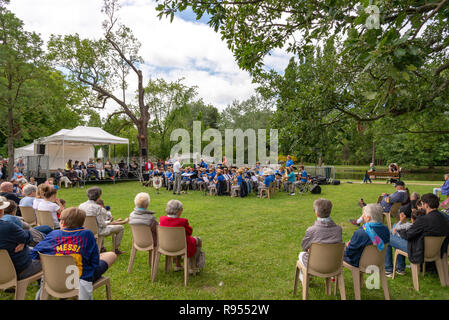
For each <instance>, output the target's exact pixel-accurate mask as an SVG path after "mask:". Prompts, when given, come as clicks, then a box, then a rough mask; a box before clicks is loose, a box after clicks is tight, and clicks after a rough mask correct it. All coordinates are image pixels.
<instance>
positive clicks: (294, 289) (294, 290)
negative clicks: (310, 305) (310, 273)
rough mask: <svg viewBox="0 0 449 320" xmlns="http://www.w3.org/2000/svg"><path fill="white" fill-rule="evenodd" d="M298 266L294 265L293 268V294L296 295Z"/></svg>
mask: <svg viewBox="0 0 449 320" xmlns="http://www.w3.org/2000/svg"><path fill="white" fill-rule="evenodd" d="M298 279H299V268H298V266H296V270H295V284H294V285H293V295H294V296H295V295H296V289H297V288H298Z"/></svg>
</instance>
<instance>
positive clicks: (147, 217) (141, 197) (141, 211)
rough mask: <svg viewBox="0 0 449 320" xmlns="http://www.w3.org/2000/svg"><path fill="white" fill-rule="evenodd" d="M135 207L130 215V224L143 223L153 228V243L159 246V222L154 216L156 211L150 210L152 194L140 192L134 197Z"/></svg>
mask: <svg viewBox="0 0 449 320" xmlns="http://www.w3.org/2000/svg"><path fill="white" fill-rule="evenodd" d="M134 204H135V208H134V210H133V212H131V214H130V215H129V224H130V225H136V224H143V225H147V226H149V227H150V229H151V234H152V235H153V244H154V246H155V247H156V246H157V226H158V225H159V223H158V222H157V220H156V218H155V217H154V215H155V212H154V211H150V210H148V206H149V204H150V195H149V194H148V193H145V192H141V193H138V194H137V195H136V197H135V198H134Z"/></svg>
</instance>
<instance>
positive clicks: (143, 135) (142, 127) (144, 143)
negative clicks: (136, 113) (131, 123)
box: [137, 122, 148, 162]
mask: <svg viewBox="0 0 449 320" xmlns="http://www.w3.org/2000/svg"><path fill="white" fill-rule="evenodd" d="M137 142H138V145H139V157H140V158H141V159H142V161H144V162H147V161H148V129H147V126H146V124H144V123H143V122H140V123H139V124H138V125H137ZM143 150H145V155H144V154H143V152H142V151H143Z"/></svg>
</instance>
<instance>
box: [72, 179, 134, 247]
mask: <svg viewBox="0 0 449 320" xmlns="http://www.w3.org/2000/svg"><path fill="white" fill-rule="evenodd" d="M101 193H102V191H101V189H100V188H99V187H92V188H90V189H88V190H87V199H88V201H86V202H84V203H82V204H80V205H79V208H80V209H81V210H83V211H84V212H86V215H87V216H93V217H95V218H96V220H97V225H98V234H99V235H100V236H104V237H107V236H110V235H112V234H115V243H114V252H115V253H116V254H118V255H120V254H123V253H125V252H124V251H121V250H120V249H119V247H120V244H121V242H122V238H123V234H124V232H125V228H124V227H123V226H122V224H124V223H127V222H128V220H127V219H125V220H124V221H112V222H110V223H107V222H106V221H105V217H106V210H105V209H104V208H102V207H101V206H100V205H99V204H98V203H97V201H98V200H99V199H100V198H101Z"/></svg>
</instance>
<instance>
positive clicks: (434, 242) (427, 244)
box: [393, 237, 449, 291]
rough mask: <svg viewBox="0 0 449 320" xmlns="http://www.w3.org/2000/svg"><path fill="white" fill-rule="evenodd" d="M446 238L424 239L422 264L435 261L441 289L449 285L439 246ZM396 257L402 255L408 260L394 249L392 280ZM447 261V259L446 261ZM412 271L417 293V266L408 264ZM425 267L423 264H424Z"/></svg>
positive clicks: (404, 254)
mask: <svg viewBox="0 0 449 320" xmlns="http://www.w3.org/2000/svg"><path fill="white" fill-rule="evenodd" d="M445 238H446V237H424V262H431V261H435V266H436V268H437V271H438V276H439V277H440V283H441V286H442V287H445V286H447V285H449V284H448V283H447V281H446V272H445V271H444V265H445V264H444V262H443V259H444V256H443V258H441V245H442V244H443V241H444V239H445ZM398 255H403V256H404V257H407V258H408V254H407V252H404V251H402V250H399V249H396V250H395V252H394V261H393V279H394V276H395V273H396V260H397V258H398ZM446 261H447V259H446ZM410 265H411V269H412V279H413V287H414V288H415V290H416V291H419V280H418V274H419V264H415V263H410ZM424 265H425V263H424ZM446 270H447V268H446ZM423 276H424V268H423Z"/></svg>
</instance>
